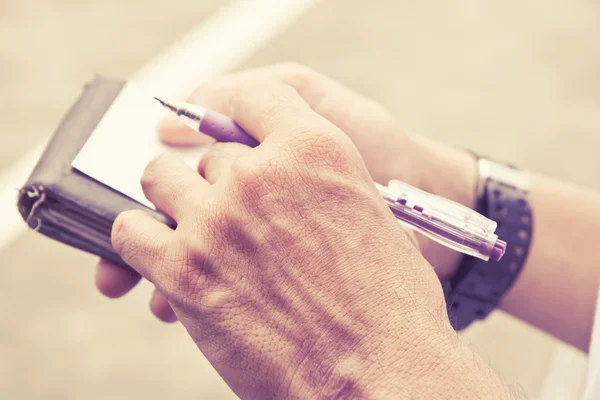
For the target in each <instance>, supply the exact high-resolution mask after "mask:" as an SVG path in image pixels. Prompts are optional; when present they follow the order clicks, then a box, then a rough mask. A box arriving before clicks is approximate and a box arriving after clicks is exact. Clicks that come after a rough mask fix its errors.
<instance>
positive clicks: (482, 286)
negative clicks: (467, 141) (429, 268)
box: [444, 159, 533, 330]
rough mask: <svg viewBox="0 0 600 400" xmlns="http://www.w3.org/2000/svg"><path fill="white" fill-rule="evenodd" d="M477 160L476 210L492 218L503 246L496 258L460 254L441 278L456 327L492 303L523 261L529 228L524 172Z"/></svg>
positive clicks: (483, 315)
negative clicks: (452, 268)
mask: <svg viewBox="0 0 600 400" xmlns="http://www.w3.org/2000/svg"><path fill="white" fill-rule="evenodd" d="M478 165H479V172H480V180H479V185H478V203H477V211H478V212H479V213H480V214H482V215H484V216H486V217H487V218H489V219H491V220H493V221H496V222H497V223H498V228H497V229H496V233H497V235H498V237H499V238H500V239H502V240H504V241H506V242H507V249H506V253H505V255H504V257H502V259H501V260H500V261H498V262H494V261H488V262H486V261H483V260H479V259H477V258H475V257H471V256H465V257H464V259H463V261H462V262H461V264H460V265H459V266H458V269H457V272H456V274H455V275H454V276H453V277H452V278H451V279H450V280H448V281H446V282H444V289H445V293H446V303H447V307H448V316H449V318H450V322H451V324H452V326H453V327H454V329H456V330H461V329H464V328H466V327H467V326H468V325H470V324H471V323H472V322H473V321H475V320H480V319H484V318H486V317H487V316H488V315H489V314H490V313H491V312H492V311H493V310H494V309H495V308H496V307H498V305H499V303H500V300H501V299H502V297H503V296H504V294H506V292H507V291H508V290H509V289H510V288H511V286H512V285H513V283H514V282H515V280H516V279H517V277H518V276H519V273H520V271H521V269H522V268H523V266H524V265H525V260H526V258H527V255H528V253H529V248H530V244H531V236H532V233H533V215H532V213H531V208H530V206H529V202H528V196H527V194H528V181H527V175H526V173H525V172H523V171H519V170H517V169H515V168H513V167H509V166H506V165H503V164H498V163H495V162H493V161H489V160H487V159H479V160H478Z"/></svg>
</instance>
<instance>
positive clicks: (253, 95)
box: [229, 81, 323, 143]
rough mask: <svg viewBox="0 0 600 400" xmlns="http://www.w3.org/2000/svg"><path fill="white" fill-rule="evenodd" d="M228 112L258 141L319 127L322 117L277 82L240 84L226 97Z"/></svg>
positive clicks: (296, 93) (293, 91) (291, 90)
mask: <svg viewBox="0 0 600 400" xmlns="http://www.w3.org/2000/svg"><path fill="white" fill-rule="evenodd" d="M229 115H230V116H231V118H233V120H234V121H236V122H237V123H238V124H239V125H240V126H242V128H244V129H245V130H246V132H248V133H249V134H250V135H252V136H253V137H254V138H255V139H256V140H258V141H259V142H261V143H262V142H264V141H265V140H266V139H267V137H273V138H283V137H288V136H294V135H297V134H298V133H302V132H305V131H313V130H315V129H318V130H320V129H321V128H318V127H321V126H323V119H322V118H321V117H320V116H319V115H318V114H317V113H315V112H314V111H313V110H312V109H311V108H310V107H309V106H308V104H307V103H306V102H305V101H304V100H303V99H302V97H300V95H299V94H298V92H296V91H295V90H294V89H293V88H292V87H290V86H288V85H286V84H284V83H282V82H280V81H264V82H253V83H249V84H246V85H243V86H241V87H239V88H238V89H237V91H236V92H235V93H233V94H232V95H231V98H230V99H229Z"/></svg>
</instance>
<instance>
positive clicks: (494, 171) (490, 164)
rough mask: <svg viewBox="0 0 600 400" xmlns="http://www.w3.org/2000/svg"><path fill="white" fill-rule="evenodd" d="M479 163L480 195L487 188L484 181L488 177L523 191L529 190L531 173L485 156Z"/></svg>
mask: <svg viewBox="0 0 600 400" xmlns="http://www.w3.org/2000/svg"><path fill="white" fill-rule="evenodd" d="M478 164H479V179H480V180H479V182H480V185H479V187H478V195H479V197H481V196H482V195H483V189H484V188H485V185H483V183H484V182H485V181H486V180H488V179H492V180H494V181H496V182H500V183H502V184H503V185H506V186H510V187H512V188H514V189H517V190H521V191H523V192H528V191H529V175H528V174H527V172H525V171H521V170H518V169H516V168H512V167H509V166H508V165H504V164H500V163H497V162H494V161H490V160H486V159H484V158H481V159H479V160H478Z"/></svg>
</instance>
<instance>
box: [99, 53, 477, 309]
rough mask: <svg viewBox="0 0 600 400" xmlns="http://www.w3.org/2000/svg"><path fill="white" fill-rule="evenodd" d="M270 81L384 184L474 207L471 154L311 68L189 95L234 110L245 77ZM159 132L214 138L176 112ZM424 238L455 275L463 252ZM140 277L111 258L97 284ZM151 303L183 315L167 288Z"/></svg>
mask: <svg viewBox="0 0 600 400" xmlns="http://www.w3.org/2000/svg"><path fill="white" fill-rule="evenodd" d="M264 80H270V81H277V82H281V83H283V84H286V85H289V86H291V87H292V88H294V89H295V90H296V91H297V92H298V93H299V95H300V96H301V97H302V98H303V99H304V101H305V102H306V103H307V104H308V105H309V106H310V107H311V108H312V109H313V110H314V111H315V112H316V113H317V114H319V115H321V116H322V117H323V118H325V119H327V120H328V121H330V122H331V123H333V124H334V125H336V126H337V127H338V128H340V129H341V130H342V131H343V132H344V133H345V134H347V135H348V136H349V137H350V139H351V140H352V142H353V143H354V144H355V145H356V147H357V148H358V150H359V152H360V153H361V156H362V158H363V160H364V162H365V164H366V166H367V169H368V171H369V173H370V174H371V176H372V177H373V179H374V180H375V181H377V182H379V183H384V184H385V183H387V182H388V181H389V180H390V179H400V180H403V181H405V182H407V183H409V184H411V185H414V186H417V187H419V188H421V189H424V190H426V191H430V192H432V193H435V194H438V195H442V196H445V197H447V198H450V199H453V200H455V201H458V202H460V203H462V204H465V205H467V206H471V205H472V204H473V196H474V191H475V189H474V185H475V166H474V161H473V159H472V157H471V156H470V155H468V154H467V153H466V152H463V151H460V150H458V149H455V148H452V147H450V146H446V145H443V144H440V143H433V142H431V141H427V140H426V139H424V138H421V137H418V136H415V135H408V134H406V133H404V132H403V131H402V130H401V129H400V127H399V126H398V124H397V122H396V121H395V120H394V119H393V118H392V117H391V115H390V114H389V112H388V111H387V110H386V109H385V108H384V107H382V106H381V105H379V104H378V103H376V102H374V101H372V100H370V99H367V98H365V97H362V96H360V95H358V94H357V93H354V92H352V91H351V90H349V89H347V88H345V87H344V86H342V85H340V84H338V83H336V82H334V81H332V80H331V79H329V78H327V77H325V76H323V75H321V74H319V73H317V72H315V71H312V70H310V69H309V68H306V67H304V66H301V65H297V64H291V63H285V64H276V65H272V66H268V67H263V68H258V69H253V70H249V71H244V72H240V73H236V74H232V75H227V76H224V77H221V78H219V79H216V80H212V81H210V82H207V83H206V84H204V85H202V86H201V87H199V88H198V89H197V90H196V91H195V92H194V93H193V94H192V96H191V97H190V99H189V101H190V102H191V103H197V104H200V105H203V106H205V107H209V108H212V109H215V110H217V111H219V112H221V113H223V114H228V113H229V99H230V98H231V96H232V93H236V92H237V91H238V90H239V88H240V87H241V86H243V85H244V84H245V83H246V82H254V81H264ZM159 136H160V138H161V139H162V140H163V141H164V142H165V143H167V144H172V145H176V146H182V145H183V146H190V145H197V144H205V143H207V142H210V141H211V139H209V138H207V137H206V136H203V135H199V134H198V133H197V132H194V131H192V130H191V129H189V128H188V127H187V126H185V125H183V124H181V122H180V121H179V119H177V118H170V119H166V120H164V121H163V123H162V124H161V125H160V127H159ZM419 242H420V246H421V250H422V252H423V254H424V255H425V257H426V258H427V260H428V261H429V262H430V263H431V264H432V265H433V266H434V268H435V271H436V272H437V273H438V275H440V276H448V275H450V274H451V273H452V271H453V270H454V267H455V266H456V264H457V263H458V262H459V260H460V258H461V256H460V254H459V253H456V252H454V251H452V250H449V249H446V248H443V247H441V246H439V245H437V244H436V243H434V242H431V241H429V240H428V239H426V238H424V237H419ZM138 281H139V276H138V275H136V274H132V273H131V272H129V271H125V270H123V269H122V268H120V267H117V266H113V265H111V264H109V263H107V262H104V261H101V262H100V264H99V267H98V272H97V275H96V284H97V286H98V288H99V289H100V291H101V292H102V293H104V294H105V295H107V296H109V297H120V296H122V295H123V294H125V293H127V292H128V291H129V290H130V289H131V288H133V287H134V286H135V285H136V284H137V282H138ZM150 304H151V309H152V311H153V312H154V314H155V315H156V316H157V317H158V318H160V319H161V320H163V321H175V320H176V318H175V316H174V314H173V312H172V310H171V309H170V307H169V305H168V303H167V301H166V299H165V298H164V296H162V295H161V294H160V292H155V294H154V296H153V298H152V301H151V303H150Z"/></svg>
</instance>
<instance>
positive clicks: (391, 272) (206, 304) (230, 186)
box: [112, 81, 491, 398]
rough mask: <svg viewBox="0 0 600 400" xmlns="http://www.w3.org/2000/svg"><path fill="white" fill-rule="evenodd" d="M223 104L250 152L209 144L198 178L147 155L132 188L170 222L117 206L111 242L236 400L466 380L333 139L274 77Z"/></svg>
mask: <svg viewBox="0 0 600 400" xmlns="http://www.w3.org/2000/svg"><path fill="white" fill-rule="evenodd" d="M219 93H220V92H219V91H216V92H213V91H209V90H206V91H205V92H204V96H206V103H205V104H207V105H209V106H212V107H214V105H216V104H218V103H219V99H218V97H219ZM229 96H230V97H229V98H228V99H227V101H226V102H225V103H224V104H227V105H228V109H227V110H225V111H227V114H229V115H231V116H232V117H233V118H234V119H235V120H236V121H237V122H238V123H240V124H241V125H242V126H243V128H244V129H245V130H246V131H247V132H248V133H250V134H251V135H253V136H254V137H255V138H256V139H257V140H258V141H259V142H260V143H261V144H260V146H259V147H257V148H255V149H249V148H247V147H244V146H241V145H236V144H220V145H217V146H215V147H214V148H213V150H212V152H211V154H209V156H208V157H205V158H204V159H203V161H202V163H201V167H200V172H201V175H199V174H197V173H196V172H195V171H192V170H191V169H189V168H188V167H187V165H186V164H185V163H183V161H181V160H180V159H179V158H178V157H175V156H172V155H163V156H160V157H158V158H156V159H155V160H154V161H153V162H151V163H150V165H149V166H148V167H147V169H146V171H145V173H144V176H143V178H142V187H143V189H144V193H145V195H146V197H147V198H148V199H149V200H150V201H152V202H153V203H154V204H155V205H156V207H157V208H158V209H161V210H163V211H164V212H166V213H167V214H168V215H170V216H171V217H172V218H174V219H175V220H176V221H177V223H178V227H177V229H176V230H171V229H170V228H168V227H167V226H165V225H163V224H161V223H159V222H157V221H156V220H154V219H153V218H152V217H150V216H149V215H148V214H146V213H144V212H141V211H129V212H125V213H123V214H121V215H120V216H119V217H118V218H117V220H116V221H115V224H114V226H113V233H112V239H113V246H114V247H115V249H116V250H117V251H118V252H119V254H120V255H121V256H122V257H123V259H124V260H125V261H126V262H127V263H128V264H130V265H131V266H132V267H133V268H135V269H136V270H137V271H138V272H139V273H140V274H141V275H142V276H143V277H144V278H146V279H148V280H150V281H151V282H153V283H154V284H155V285H156V287H157V288H158V289H159V291H160V292H161V293H163V294H164V295H165V296H166V298H167V300H168V301H169V303H170V305H171V306H172V308H173V310H174V311H175V314H176V315H177V317H178V318H179V320H180V321H181V322H182V324H183V325H184V326H185V327H186V329H187V331H188V333H189V334H190V336H191V337H192V339H193V340H194V341H195V342H196V344H197V345H198V347H199V349H200V350H201V351H202V352H203V353H204V355H205V356H206V357H207V358H208V360H209V361H210V362H211V363H212V365H213V366H214V367H215V368H216V369H217V371H218V372H219V373H220V375H221V376H222V377H223V378H224V379H225V381H226V382H227V383H228V384H229V386H230V387H231V388H232V389H233V390H234V392H236V393H237V394H238V396H240V397H241V398H290V397H291V398H298V397H301V398H316V397H319V398H323V397H325V398H329V397H335V398H337V397H345V398H346V397H352V398H354V397H369V398H370V397H375V398H382V397H391V396H393V397H395V398H396V397H398V396H412V397H414V396H417V397H419V396H423V395H424V396H425V397H429V396H428V395H431V394H435V393H440V392H439V391H438V390H440V388H441V387H444V388H445V390H450V391H451V390H452V389H453V386H456V388H457V390H458V392H457V393H459V392H462V393H463V394H464V393H465V389H459V388H460V387H463V386H464V385H463V383H464V380H465V379H472V378H471V377H470V375H469V374H467V375H469V378H466V377H464V378H462V381H460V382H459V381H458V380H455V379H456V377H457V376H459V374H458V373H457V372H454V371H455V370H457V369H455V366H456V363H457V362H460V363H459V364H458V365H464V366H467V365H470V364H469V362H468V361H467V360H470V359H472V358H473V356H472V354H471V355H468V356H466V357H465V355H466V354H465V352H464V351H463V350H460V351H457V349H460V348H461V346H460V345H459V341H458V339H457V337H456V334H455V333H454V331H453V330H452V328H451V327H450V324H449V322H448V319H447V316H446V311H445V309H446V307H445V302H444V297H443V293H442V290H441V287H440V284H439V281H438V279H437V277H436V275H435V274H434V272H433V270H432V269H431V267H430V266H429V265H428V264H427V262H426V261H425V259H424V258H423V257H422V256H421V254H420V252H419V251H418V249H417V248H416V247H415V246H414V245H413V244H412V243H411V242H410V240H408V238H407V235H406V234H405V233H404V231H403V230H402V229H401V228H400V226H399V225H398V224H397V222H396V221H395V219H394V217H393V215H392V214H391V212H390V211H389V209H388V208H387V207H386V205H385V204H384V202H383V201H382V199H381V197H380V196H379V194H378V192H377V190H376V189H375V187H374V185H373V183H372V180H371V176H370V175H369V173H368V171H367V169H366V167H365V165H364V163H363V161H362V159H361V157H360V154H359V152H358V151H357V149H356V147H355V146H354V145H353V143H352V142H351V141H350V140H349V139H348V136H346V134H344V133H343V132H342V131H341V130H340V129H339V128H338V127H337V126H335V125H334V124H332V123H331V122H330V121H328V120H327V119H325V118H323V117H321V116H320V115H319V114H317V113H316V112H314V111H313V110H312V109H311V108H310V107H309V105H308V104H307V103H306V102H305V101H304V99H303V98H302V97H301V96H299V95H298V93H297V92H296V91H295V90H294V89H293V88H291V87H290V86H288V85H286V84H284V83H282V82H280V81H265V82H260V83H253V84H249V85H241V86H239V87H238V88H237V89H236V91H235V92H233V93H231V94H230V95H229ZM221 110H222V109H221ZM463 363H464V364H463ZM458 369H460V368H458ZM467 371H469V372H472V371H470V370H467ZM463 372H464V371H461V372H460V374H461V375H460V376H462V373H463ZM474 375H476V376H480V375H477V374H474ZM436 377H442V378H446V379H436ZM449 385H450V386H449ZM482 388H483V389H485V391H484V390H482ZM488 389H490V386H489V385H487V386H476V388H475V389H468V390H467V392H469V393H491V392H488Z"/></svg>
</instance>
